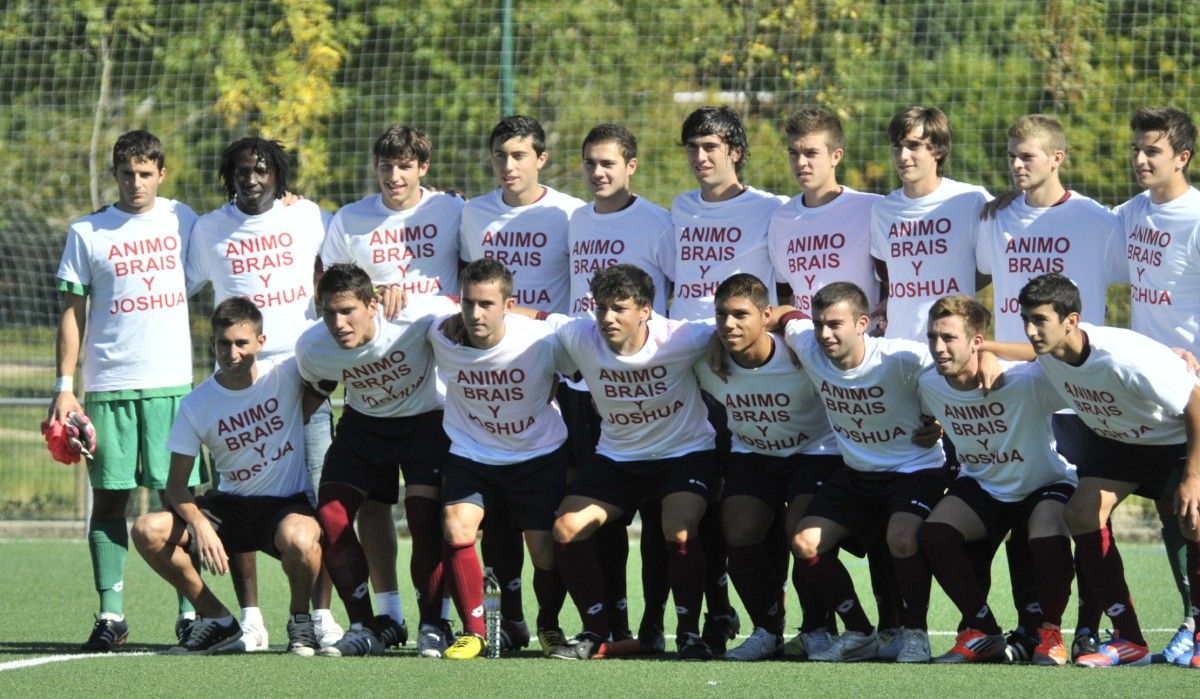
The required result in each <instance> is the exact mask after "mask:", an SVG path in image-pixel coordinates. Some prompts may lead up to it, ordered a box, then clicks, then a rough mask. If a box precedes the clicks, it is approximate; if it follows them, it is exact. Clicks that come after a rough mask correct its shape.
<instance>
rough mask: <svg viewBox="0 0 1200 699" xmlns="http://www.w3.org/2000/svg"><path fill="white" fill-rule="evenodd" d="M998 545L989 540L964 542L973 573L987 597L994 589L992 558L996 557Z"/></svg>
mask: <svg viewBox="0 0 1200 699" xmlns="http://www.w3.org/2000/svg"><path fill="white" fill-rule="evenodd" d="M997 549H998V547H997V546H993V545H992V544H991V542H989V541H970V542H966V543H964V544H963V550H964V551H966V553H967V558H969V559H970V560H971V573H972V574H973V575H974V576H975V582H977V583H979V589H980V590H983V596H984V597H987V596H988V595H990V594H991V590H992V559H993V558H995V557H996V551H997Z"/></svg>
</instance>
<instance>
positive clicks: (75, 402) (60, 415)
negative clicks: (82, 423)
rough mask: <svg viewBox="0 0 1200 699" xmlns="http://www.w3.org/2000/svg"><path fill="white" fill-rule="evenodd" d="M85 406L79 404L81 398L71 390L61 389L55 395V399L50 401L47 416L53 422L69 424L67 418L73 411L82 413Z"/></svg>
mask: <svg viewBox="0 0 1200 699" xmlns="http://www.w3.org/2000/svg"><path fill="white" fill-rule="evenodd" d="M82 412H83V406H81V405H80V404H79V399H78V398H76V397H75V394H74V393H73V392H71V391H59V392H58V393H56V394H55V395H54V400H52V401H50V411H49V412H48V413H47V415H46V417H47V418H48V419H49V420H50V421H51V422H61V423H62V424H64V425H65V424H67V420H68V418H69V416H70V414H71V413H82Z"/></svg>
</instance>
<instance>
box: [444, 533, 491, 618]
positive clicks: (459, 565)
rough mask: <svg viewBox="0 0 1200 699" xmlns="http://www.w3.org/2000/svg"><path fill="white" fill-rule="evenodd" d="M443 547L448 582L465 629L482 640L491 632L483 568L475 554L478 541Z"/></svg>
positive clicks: (447, 544) (446, 544)
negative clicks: (485, 611)
mask: <svg viewBox="0 0 1200 699" xmlns="http://www.w3.org/2000/svg"><path fill="white" fill-rule="evenodd" d="M442 546H443V548H442V550H443V552H444V553H445V558H446V583H447V586H448V587H449V588H450V595H451V597H452V598H453V599H454V604H455V606H457V607H458V616H459V618H460V619H462V623H463V630H464V631H466V632H467V633H473V634H476V635H478V636H480V637H482V636H483V635H484V634H485V633H487V627H486V626H485V625H484V622H483V568H482V567H480V565H479V556H478V555H476V553H475V542H471V543H469V544H451V543H449V542H445V543H444V544H443V545H442Z"/></svg>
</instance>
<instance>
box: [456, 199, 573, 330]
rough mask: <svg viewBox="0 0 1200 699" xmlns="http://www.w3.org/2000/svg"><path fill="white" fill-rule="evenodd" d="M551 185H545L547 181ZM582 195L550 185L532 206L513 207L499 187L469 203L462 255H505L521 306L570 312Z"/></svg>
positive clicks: (465, 211)
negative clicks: (570, 229)
mask: <svg viewBox="0 0 1200 699" xmlns="http://www.w3.org/2000/svg"><path fill="white" fill-rule="evenodd" d="M543 186H545V185H543ZM581 206H586V204H584V203H583V201H582V200H580V199H576V198H575V197H573V196H571V195H569V194H564V193H562V192H559V191H557V190H555V189H551V188H550V187H546V192H545V194H543V195H542V198H541V199H538V200H537V201H535V202H534V203H532V204H529V205H527V206H509V205H508V204H505V203H504V199H503V198H502V197H501V192H500V190H499V189H496V190H494V191H492V192H489V193H488V194H484V195H483V196H479V197H475V198H474V199H471V200H470V201H468V202H467V204H466V206H465V207H463V212H462V227H461V228H460V236H461V237H460V250H459V255H461V256H462V259H463V260H464V261H466V262H474V261H475V260H478V259H480V258H483V257H491V258H494V259H496V260H499V261H500V262H501V263H503V264H504V265H505V266H506V267H508V268H509V269H510V270H512V272H513V285H514V286H513V298H515V299H516V300H517V305H518V306H525V307H526V308H534V309H537V310H539V311H550V312H553V313H565V312H566V310H567V306H568V301H569V297H570V292H571V268H570V259H569V258H570V254H569V249H568V247H567V222H568V221H569V220H570V218H571V214H572V213H573V212H574V211H575V210H576V209H578V208H579V207H581Z"/></svg>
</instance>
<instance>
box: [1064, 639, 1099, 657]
mask: <svg viewBox="0 0 1200 699" xmlns="http://www.w3.org/2000/svg"><path fill="white" fill-rule="evenodd" d="M1099 651H1100V637H1099V636H1097V635H1096V634H1094V633H1089V634H1084V635H1082V636H1081V635H1079V634H1078V633H1077V634H1075V640H1074V641H1072V642H1071V662H1078V660H1079V659H1080V658H1082V657H1083V656H1085V655H1092V654H1094V653H1098V652H1099Z"/></svg>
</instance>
